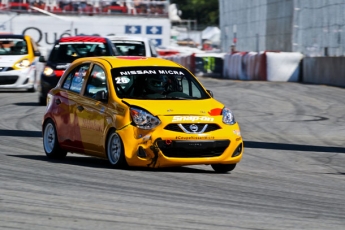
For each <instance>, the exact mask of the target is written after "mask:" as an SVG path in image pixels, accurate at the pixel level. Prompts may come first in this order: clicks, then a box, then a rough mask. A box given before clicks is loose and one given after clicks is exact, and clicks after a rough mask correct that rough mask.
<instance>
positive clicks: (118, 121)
mask: <svg viewBox="0 0 345 230" xmlns="http://www.w3.org/2000/svg"><path fill="white" fill-rule="evenodd" d="M47 103H48V104H47V110H46V112H45V114H44V117H43V120H42V132H43V147H44V151H45V153H46V155H47V157H48V158H64V157H65V156H66V154H67V152H71V153H80V154H84V155H89V156H95V157H99V158H104V159H108V161H109V163H110V165H111V166H113V167H118V168H121V167H124V166H138V167H151V168H158V167H173V166H183V165H200V164H206V165H211V166H212V168H213V169H214V170H215V171H216V172H219V173H225V172H228V171H231V170H233V169H234V168H235V166H236V164H237V163H238V162H240V160H241V158H242V155H243V140H242V137H241V133H240V127H239V124H238V123H237V122H236V121H235V118H234V115H233V113H232V112H231V110H230V109H229V108H227V107H226V106H224V104H222V103H221V102H219V101H217V100H216V99H214V98H213V97H212V92H211V91H209V90H206V89H205V88H204V87H203V86H202V85H201V83H200V82H199V81H198V79H197V78H196V77H195V76H194V75H193V74H192V73H191V72H189V71H188V70H187V69H186V68H184V67H182V66H180V65H179V64H177V63H174V62H172V61H169V60H165V59H161V58H154V57H133V56H126V57H121V56H117V57H89V58H80V59H78V60H75V61H74V62H73V63H72V64H71V65H70V66H69V68H68V69H67V70H66V71H65V73H64V75H63V76H62V78H61V79H60V81H59V83H58V84H57V86H56V87H55V88H54V89H52V90H51V91H50V92H49V94H48V99H47Z"/></svg>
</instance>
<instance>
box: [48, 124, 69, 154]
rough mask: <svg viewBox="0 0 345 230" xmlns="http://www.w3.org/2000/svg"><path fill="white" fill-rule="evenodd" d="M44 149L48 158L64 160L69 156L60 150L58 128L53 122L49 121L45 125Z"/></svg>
mask: <svg viewBox="0 0 345 230" xmlns="http://www.w3.org/2000/svg"><path fill="white" fill-rule="evenodd" d="M43 147H44V152H45V153H46V155H47V157H48V158H51V159H62V158H64V157H66V155H67V151H65V150H63V149H61V148H60V145H59V142H58V139H57V133H56V128H55V125H54V123H53V121H52V120H48V121H47V122H46V123H45V125H44V128H43Z"/></svg>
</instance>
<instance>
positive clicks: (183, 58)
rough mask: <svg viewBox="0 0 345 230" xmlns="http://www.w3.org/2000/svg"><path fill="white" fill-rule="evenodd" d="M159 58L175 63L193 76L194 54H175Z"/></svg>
mask: <svg viewBox="0 0 345 230" xmlns="http://www.w3.org/2000/svg"><path fill="white" fill-rule="evenodd" d="M160 58H164V59H167V60H170V61H173V62H176V63H178V64H180V65H182V66H183V67H185V68H187V69H188V70H189V71H191V72H192V73H193V74H195V66H196V60H195V54H194V53H175V54H170V55H161V56H160Z"/></svg>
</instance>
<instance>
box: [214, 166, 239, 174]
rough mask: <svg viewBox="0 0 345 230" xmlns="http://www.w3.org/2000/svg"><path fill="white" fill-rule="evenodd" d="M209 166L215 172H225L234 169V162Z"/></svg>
mask: <svg viewBox="0 0 345 230" xmlns="http://www.w3.org/2000/svg"><path fill="white" fill-rule="evenodd" d="M211 167H212V168H213V170H214V171H216V172H217V173H227V172H230V171H232V170H234V169H235V167H236V164H212V165H211Z"/></svg>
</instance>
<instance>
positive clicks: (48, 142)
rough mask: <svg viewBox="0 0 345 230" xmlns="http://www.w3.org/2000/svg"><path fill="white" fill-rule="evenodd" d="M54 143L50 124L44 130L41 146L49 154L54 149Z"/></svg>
mask: <svg viewBox="0 0 345 230" xmlns="http://www.w3.org/2000/svg"><path fill="white" fill-rule="evenodd" d="M55 141H56V136H55V129H54V126H53V125H52V124H51V123H48V124H47V125H46V127H45V129H44V135H43V144H44V149H45V150H46V152H47V153H51V152H52V151H53V149H54V145H55Z"/></svg>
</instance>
